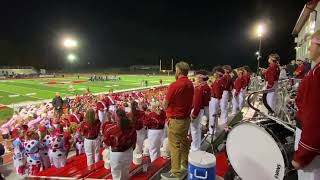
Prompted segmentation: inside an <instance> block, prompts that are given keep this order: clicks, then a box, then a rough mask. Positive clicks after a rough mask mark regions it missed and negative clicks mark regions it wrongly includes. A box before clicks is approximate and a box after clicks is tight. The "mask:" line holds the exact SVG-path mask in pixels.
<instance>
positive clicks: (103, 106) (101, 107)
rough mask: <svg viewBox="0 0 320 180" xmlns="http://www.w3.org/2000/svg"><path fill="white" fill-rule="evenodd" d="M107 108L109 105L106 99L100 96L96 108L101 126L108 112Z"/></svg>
mask: <svg viewBox="0 0 320 180" xmlns="http://www.w3.org/2000/svg"><path fill="white" fill-rule="evenodd" d="M108 107H109V104H108V101H107V100H106V97H105V96H104V95H101V96H100V100H99V101H98V102H97V107H96V109H97V111H98V117H99V120H100V122H101V124H103V123H104V121H105V119H106V113H107V111H108Z"/></svg>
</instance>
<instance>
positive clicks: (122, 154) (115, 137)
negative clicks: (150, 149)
mask: <svg viewBox="0 0 320 180" xmlns="http://www.w3.org/2000/svg"><path fill="white" fill-rule="evenodd" d="M115 119H116V123H115V124H107V125H106V126H105V127H104V129H103V133H102V134H103V142H104V143H105V144H106V146H108V147H111V152H110V166H111V174H112V179H120V180H122V179H123V180H125V179H129V167H130V165H131V163H132V153H133V149H134V148H135V145H136V141H137V133H136V129H135V127H134V124H133V122H131V121H130V120H129V119H128V117H127V116H126V112H125V111H124V110H123V109H122V108H120V109H117V110H116V117H115Z"/></svg>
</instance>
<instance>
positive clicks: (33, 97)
mask: <svg viewBox="0 0 320 180" xmlns="http://www.w3.org/2000/svg"><path fill="white" fill-rule="evenodd" d="M0 91H2V92H6V93H9V94H19V95H20V96H24V97H33V98H35V99H40V100H43V98H38V97H34V96H25V95H23V94H20V93H15V92H9V91H5V90H2V89H0Z"/></svg>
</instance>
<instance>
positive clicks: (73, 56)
mask: <svg viewBox="0 0 320 180" xmlns="http://www.w3.org/2000/svg"><path fill="white" fill-rule="evenodd" d="M67 59H68V61H69V62H70V63H73V62H74V61H75V60H76V59H77V57H76V55H74V54H68V56H67Z"/></svg>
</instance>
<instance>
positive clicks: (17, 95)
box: [8, 94, 20, 98]
mask: <svg viewBox="0 0 320 180" xmlns="http://www.w3.org/2000/svg"><path fill="white" fill-rule="evenodd" d="M19 96H20V95H19V94H13V95H8V97H10V98H12V97H19Z"/></svg>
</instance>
